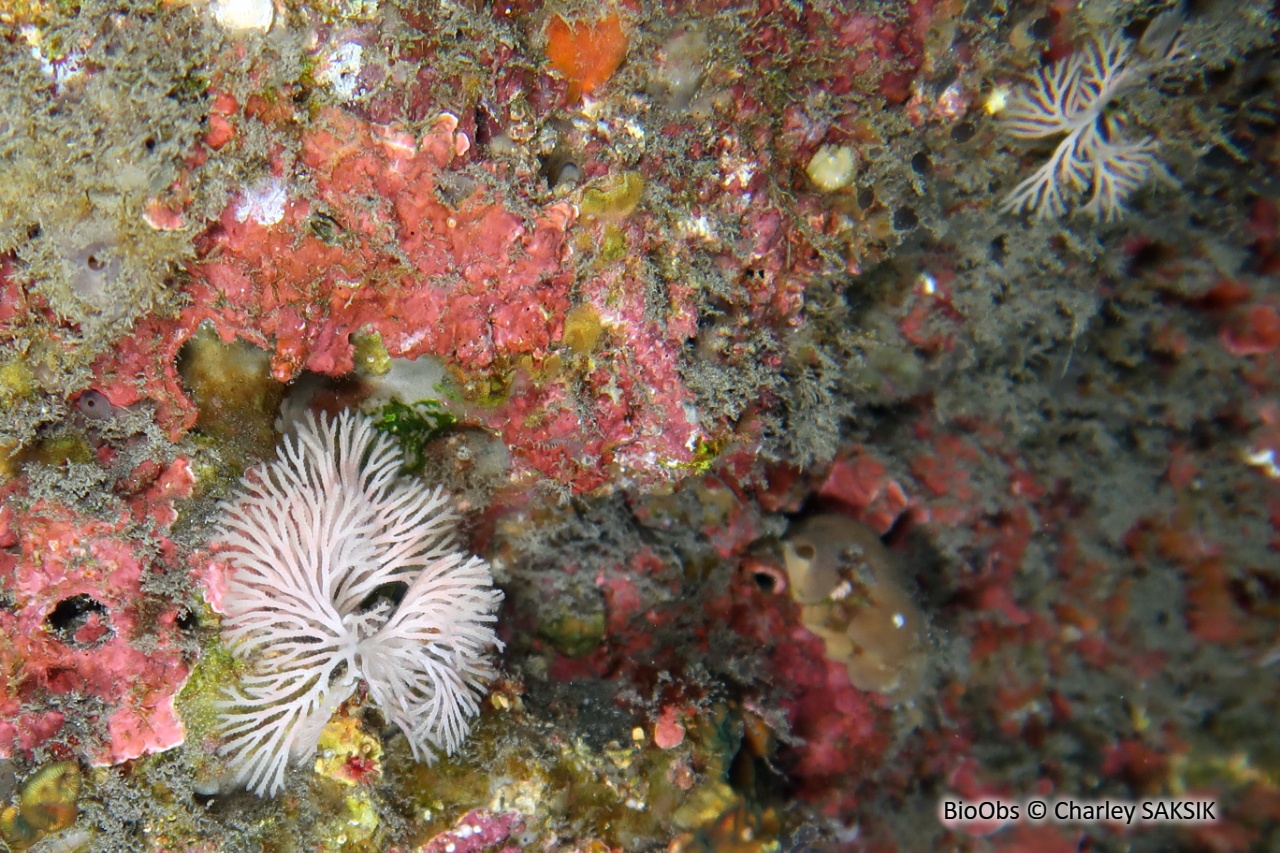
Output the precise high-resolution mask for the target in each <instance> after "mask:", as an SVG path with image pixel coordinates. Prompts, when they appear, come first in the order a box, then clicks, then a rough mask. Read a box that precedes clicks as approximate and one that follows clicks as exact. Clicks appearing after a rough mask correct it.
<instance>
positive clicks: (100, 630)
mask: <svg viewBox="0 0 1280 853" xmlns="http://www.w3.org/2000/svg"><path fill="white" fill-rule="evenodd" d="M44 623H45V627H46V628H48V630H49V631H50V632H51V633H53V634H55V635H56V636H57V637H58V639H60V640H62V642H64V643H66V644H67V645H69V646H92V645H96V644H97V643H98V642H100V641H102V640H105V639H106V638H107V637H108V636H109V635H110V634H111V627H110V621H109V619H108V613H107V607H106V605H104V604H102V603H101V602H100V601H97V600H95V599H94V598H93V597H92V596H89V595H85V594H83V593H82V594H80V595H73V596H71V597H70V598H64V599H62V600H61V601H59V602H58V603H57V605H55V606H54V608H53V610H52V611H50V613H49V615H48V616H47V617H45V620H44Z"/></svg>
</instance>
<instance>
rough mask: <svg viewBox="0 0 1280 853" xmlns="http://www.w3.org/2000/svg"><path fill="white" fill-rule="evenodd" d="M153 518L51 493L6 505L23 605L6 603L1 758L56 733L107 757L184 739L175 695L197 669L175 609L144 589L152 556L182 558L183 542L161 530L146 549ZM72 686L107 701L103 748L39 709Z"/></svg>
mask: <svg viewBox="0 0 1280 853" xmlns="http://www.w3.org/2000/svg"><path fill="white" fill-rule="evenodd" d="M159 479H161V480H164V479H165V476H164V475H162V476H161V477H160V478H159ZM179 479H181V478H180V477H179ZM14 488H15V487H14V486H13V485H11V486H10V487H8V488H7V489H6V490H5V491H4V492H3V493H2V495H0V496H2V497H4V498H6V499H7V498H9V497H10V496H11V495H12V494H13V492H14ZM165 508H166V509H169V508H168V505H167V504H166V505H165ZM170 511H171V510H170ZM148 514H149V511H148ZM166 515H167V513H166ZM144 517H145V515H140V516H138V517H136V518H135V517H134V515H133V514H132V513H128V512H126V513H122V514H121V515H120V516H119V517H118V518H116V519H115V520H111V521H105V520H102V519H98V518H92V517H89V516H86V515H83V514H81V513H79V512H77V511H76V510H74V509H72V508H71V507H68V506H65V505H62V504H58V503H53V502H51V501H48V500H40V501H37V502H36V503H35V504H34V505H32V506H31V508H30V509H27V510H23V511H21V512H15V511H14V510H13V508H12V506H10V505H6V506H4V507H3V509H0V545H4V546H6V550H5V551H3V552H0V586H3V587H4V588H5V589H6V590H8V591H9V592H10V594H11V595H12V596H13V607H12V608H10V609H7V610H3V611H0V632H3V634H4V635H5V636H6V637H8V638H10V640H11V642H7V643H5V644H3V646H0V672H4V673H5V676H6V687H5V690H4V692H3V693H2V694H0V756H5V757H7V756H10V755H13V754H14V752H15V751H17V750H22V751H26V750H30V749H33V748H35V747H38V746H40V745H42V744H45V743H47V742H50V741H56V742H61V743H63V744H64V746H66V747H68V748H70V749H72V750H73V751H75V750H78V749H80V748H84V749H86V750H87V751H88V754H89V757H90V760H91V761H92V763H93V764H95V765H98V766H107V765H111V764H117V763H119V762H121V761H128V760H130V759H133V758H137V757H139V756H142V755H146V754H148V753H152V752H159V751H162V750H166V749H170V748H172V747H174V746H177V745H178V744H180V743H182V740H183V736H184V734H183V729H182V724H181V722H180V721H179V720H178V717H177V715H176V713H175V712H174V707H173V699H174V697H175V696H176V695H177V692H178V690H180V689H181V687H182V685H183V683H184V682H185V681H186V677H187V666H186V664H185V663H184V662H183V660H182V654H181V652H180V651H179V649H178V646H177V628H176V621H177V617H178V612H177V608H176V607H175V606H173V605H172V604H170V603H167V602H161V601H160V600H159V599H158V598H157V597H156V596H155V595H153V594H149V593H146V592H144V591H143V584H144V583H145V581H146V578H147V576H148V575H149V574H151V573H152V572H153V571H155V570H154V569H153V567H152V565H151V562H152V561H153V560H157V559H158V560H161V561H164V562H175V548H174V545H173V543H172V542H170V541H169V540H168V539H167V538H165V537H164V536H160V535H158V534H155V535H154V538H155V541H156V543H157V544H158V546H159V556H158V557H152V556H150V555H149V554H147V553H146V552H147V550H148V549H147V547H146V546H140V545H139V544H138V536H139V522H140V521H141V520H142V519H143V518H144ZM60 606H61V608H62V609H61V610H59V608H60ZM68 609H72V610H77V609H78V612H79V614H80V618H79V619H78V621H72V624H70V625H69V626H61V629H60V626H58V625H57V624H56V622H57V621H58V620H57V619H56V618H55V619H52V620H51V617H52V616H54V614H55V611H58V612H59V613H62V614H65V612H66V611H67V610H68ZM140 647H146V648H148V651H143V650H142V648H140ZM71 694H81V695H85V696H89V697H93V698H94V699H97V700H101V701H102V702H103V703H105V705H106V706H107V708H108V709H109V712H108V716H107V717H106V719H105V720H100V721H99V723H100V724H103V725H104V729H102V730H99V731H98V732H96V734H98V735H99V736H100V737H101V738H102V742H101V746H100V747H99V746H97V745H95V744H93V743H92V742H91V741H90V742H88V743H82V742H81V741H80V740H79V738H80V733H79V732H78V731H75V732H73V731H64V730H62V724H63V722H64V720H65V715H64V714H63V713H62V712H60V711H57V710H41V711H33V710H30V709H31V708H33V707H34V708H41V707H43V708H49V707H51V706H56V705H57V704H58V702H59V701H60V697H70V696H71Z"/></svg>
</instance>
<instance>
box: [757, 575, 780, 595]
mask: <svg viewBox="0 0 1280 853" xmlns="http://www.w3.org/2000/svg"><path fill="white" fill-rule="evenodd" d="M751 579H752V580H753V581H755V582H756V586H758V587H759V588H760V590H761V591H762V592H773V591H775V590H776V589H777V588H778V579H777V578H775V577H774V576H773V575H771V574H769V573H768V572H755V573H753V574H752V575H751Z"/></svg>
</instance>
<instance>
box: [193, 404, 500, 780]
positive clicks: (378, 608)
mask: <svg viewBox="0 0 1280 853" xmlns="http://www.w3.org/2000/svg"><path fill="white" fill-rule="evenodd" d="M403 462H404V460H403V457H402V455H401V452H400V449H399V447H398V446H397V444H396V443H395V441H394V440H393V439H392V438H391V437H389V436H387V435H385V434H383V433H380V432H378V431H377V430H376V429H375V428H374V426H373V422H372V421H371V420H370V419H369V418H368V417H366V416H364V415H361V414H357V413H352V412H350V411H346V412H343V413H342V414H340V415H338V416H337V417H336V418H333V419H329V418H326V417H323V416H321V417H320V418H316V417H315V416H313V415H308V416H307V417H306V418H305V419H304V420H303V421H302V423H301V424H300V425H299V427H298V429H297V433H296V435H294V436H293V437H289V438H286V439H285V440H284V441H283V443H282V444H281V446H280V448H279V449H278V451H277V458H276V459H275V460H273V461H272V462H270V463H267V464H264V465H260V466H258V467H256V468H254V469H252V470H250V471H249V472H248V473H247V474H246V475H245V478H244V480H243V482H242V483H241V486H240V488H239V491H238V493H237V494H235V495H234V496H233V497H232V498H231V499H230V500H229V501H228V502H227V503H226V504H225V505H224V507H223V518H222V522H221V529H220V531H219V533H218V535H217V537H216V538H215V542H216V543H217V547H218V549H219V553H220V555H221V556H222V557H223V558H224V559H225V560H226V561H227V563H228V565H229V569H230V571H229V575H228V584H227V592H226V595H225V597H224V610H225V616H224V618H223V622H222V635H223V639H224V640H225V642H226V643H227V645H228V647H229V648H230V650H231V651H232V653H233V654H234V655H235V656H236V657H237V658H239V659H241V660H242V661H244V663H245V672H244V674H243V677H242V678H241V679H240V682H239V684H237V685H235V686H233V687H231V688H228V690H227V692H226V695H225V696H224V697H223V699H222V700H221V701H220V703H219V710H220V712H221V714H222V725H221V728H220V735H221V738H222V747H221V754H222V755H223V756H225V757H226V759H227V760H228V763H229V766H230V769H231V773H232V775H233V777H234V781H235V782H236V783H238V784H243V785H245V786H247V787H248V788H249V789H250V790H252V791H253V792H254V793H256V794H259V795H268V794H273V793H275V792H276V791H278V790H279V789H280V787H281V786H282V785H283V784H284V774H285V769H286V767H287V766H288V765H289V764H291V763H292V764H298V763H301V762H303V761H306V760H307V759H309V758H310V757H311V756H312V755H313V754H314V753H315V749H316V744H317V742H318V740H319V738H320V731H321V729H322V728H324V725H325V724H326V723H327V722H328V721H329V718H330V716H331V715H332V714H333V712H334V711H335V710H336V709H337V708H338V706H340V705H341V704H342V703H343V702H345V701H346V700H347V699H348V698H349V697H350V696H351V695H352V694H353V693H354V692H355V690H356V688H357V686H358V685H359V683H360V681H361V680H363V681H364V683H365V684H366V685H368V691H369V695H370V696H371V697H372V699H373V701H374V702H375V703H377V705H378V707H379V708H380V709H381V711H382V713H383V714H384V715H385V716H386V718H387V719H388V720H390V721H391V722H393V723H395V724H396V725H397V726H399V727H400V729H401V731H403V732H404V734H405V736H406V737H407V738H408V740H409V745H410V747H411V748H412V750H413V754H414V757H415V758H416V759H418V760H420V761H423V760H425V761H431V760H433V759H434V758H435V755H436V752H437V751H443V752H445V753H452V752H453V751H454V750H456V749H457V748H458V747H459V746H460V745H461V743H462V742H463V740H465V738H466V736H467V734H468V732H469V731H470V719H471V718H472V717H474V716H475V715H476V714H477V713H478V712H479V699H480V698H481V696H482V695H483V691H484V689H485V685H486V684H487V683H488V681H489V680H490V678H491V677H492V674H493V668H492V665H491V663H490V654H491V652H492V651H493V650H495V649H500V648H501V645H502V644H501V643H500V642H499V641H498V639H497V637H496V636H495V635H494V631H493V623H494V621H495V619H496V612H497V609H498V605H499V603H500V602H501V600H502V593H501V592H500V591H498V590H496V589H494V587H493V578H492V576H491V574H490V571H489V565H488V563H486V562H485V561H484V560H482V559H480V558H478V557H474V556H471V555H469V554H467V553H466V552H465V551H463V550H461V546H460V543H459V542H458V539H457V536H456V532H455V528H456V522H457V515H456V513H455V511H454V509H453V507H452V503H451V501H450V498H449V496H448V495H447V494H445V492H444V491H443V490H442V489H441V488H440V487H438V486H437V487H435V488H428V487H427V486H425V485H424V484H423V483H422V482H421V481H419V480H417V479H415V478H412V477H401V476H400V470H401V467H402V465H403ZM397 600H398V602H399V603H398V604H397V603H396V601H397Z"/></svg>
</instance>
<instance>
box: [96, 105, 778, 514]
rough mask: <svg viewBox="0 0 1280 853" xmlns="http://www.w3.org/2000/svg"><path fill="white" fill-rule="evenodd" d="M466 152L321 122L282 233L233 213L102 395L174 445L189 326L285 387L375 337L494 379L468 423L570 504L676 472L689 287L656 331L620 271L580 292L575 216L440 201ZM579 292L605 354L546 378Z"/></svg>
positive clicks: (632, 269) (189, 415) (446, 135)
mask: <svg viewBox="0 0 1280 853" xmlns="http://www.w3.org/2000/svg"><path fill="white" fill-rule="evenodd" d="M466 151H468V148H467V147H466V146H464V145H462V144H461V143H460V139H459V134H458V131H457V120H456V119H454V118H453V117H452V116H449V115H443V116H441V117H439V118H438V119H437V120H436V121H435V123H434V124H433V125H432V126H431V127H430V128H429V129H428V130H427V132H426V133H425V135H424V136H423V138H422V140H421V142H415V140H414V137H413V136H412V135H410V134H408V133H407V132H405V131H403V130H400V129H397V128H396V127H395V126H381V125H374V124H370V123H368V122H364V121H361V120H359V119H356V118H354V117H352V116H350V115H348V114H346V113H342V112H339V111H337V110H327V111H325V112H324V113H322V114H321V115H320V116H319V118H318V119H317V120H316V121H315V122H314V123H313V124H312V125H311V126H310V127H309V128H308V129H307V130H305V131H304V133H303V135H302V141H301V151H300V155H299V156H300V162H301V163H302V164H303V165H304V166H305V167H306V170H307V173H308V175H309V177H310V179H311V181H312V183H313V187H314V192H313V193H312V195H311V197H310V198H308V199H304V198H302V197H300V194H295V193H292V192H291V193H290V199H289V201H288V202H287V204H286V207H285V211H284V215H283V218H282V219H281V220H280V221H279V222H276V223H274V224H269V225H263V224H260V223H258V222H256V221H254V219H253V218H252V217H248V218H246V219H245V221H243V222H241V221H237V217H236V216H235V215H234V209H235V207H236V204H235V202H234V201H233V202H232V204H231V205H229V206H228V208H227V210H226V211H224V213H223V215H222V217H221V220H220V221H219V223H218V224H217V226H216V227H214V228H213V229H212V230H211V231H210V233H209V234H208V235H206V236H205V237H204V238H202V241H201V245H200V247H199V249H200V255H201V258H202V260H200V261H198V262H197V263H195V264H194V265H193V267H192V269H191V272H192V278H191V280H190V281H189V282H188V283H187V285H186V286H185V293H186V296H187V297H188V303H187V305H186V307H185V308H183V309H182V311H181V312H180V313H179V314H178V315H177V316H176V317H174V318H168V319H166V318H161V317H157V316H150V317H147V318H144V319H143V320H142V321H140V323H139V324H138V327H137V334H136V335H134V336H133V337H131V338H129V339H126V340H125V341H123V342H122V343H121V346H120V347H119V348H118V349H117V350H116V351H114V352H112V353H110V354H109V355H107V356H105V357H104V358H103V359H102V361H101V362H100V363H99V364H98V365H97V369H98V374H99V376H102V377H104V381H103V384H102V386H101V387H100V390H101V392H102V393H103V394H105V395H106V396H107V397H108V398H109V399H110V400H111V401H112V403H113V404H115V405H121V406H123V405H129V404H131V403H134V402H137V401H139V400H142V399H150V400H152V401H154V402H155V403H156V404H157V418H158V420H159V422H160V424H161V425H162V426H164V427H166V428H168V429H170V430H171V432H172V433H173V434H174V435H175V437H176V436H177V435H179V434H180V433H181V432H183V431H184V430H186V429H189V428H190V427H191V426H192V425H193V424H194V422H195V409H194V406H193V405H192V404H191V402H190V401H189V400H188V399H187V398H186V396H185V395H184V393H183V391H182V388H181V386H180V384H179V380H178V376H177V372H176V368H175V366H174V365H175V362H176V359H177V355H178V351H179V349H180V348H181V346H182V345H183V343H185V342H186V341H187V340H188V339H189V338H190V336H191V335H192V334H193V333H194V331H195V329H196V328H197V327H198V326H199V325H200V324H201V323H204V322H209V323H211V324H212V326H213V327H214V328H215V329H216V330H217V332H218V334H219V335H220V336H221V337H222V338H223V339H224V340H228V341H230V340H232V339H234V338H236V337H239V338H241V339H243V340H246V341H248V342H250V343H252V344H254V345H256V346H259V347H262V348H263V349H266V350H267V351H269V352H271V353H272V358H271V366H272V371H273V373H274V375H275V377H276V378H277V379H279V380H281V381H288V380H290V379H292V378H295V377H296V376H297V375H298V373H299V372H300V371H302V370H304V369H306V370H311V371H315V372H318V373H323V374H326V375H330V376H341V375H344V374H346V373H349V372H350V371H351V370H352V369H353V367H354V364H353V347H352V344H351V336H352V335H353V334H356V333H360V332H368V331H376V332H378V333H379V334H380V335H381V338H382V341H383V344H384V345H385V347H386V349H387V352H388V353H389V354H390V355H391V356H393V357H397V358H418V357H422V356H428V355H432V356H439V357H442V358H443V359H444V360H445V361H446V363H448V364H449V365H450V366H451V367H452V368H453V369H454V370H455V372H456V373H457V374H458V376H459V377H460V378H461V380H462V381H463V382H465V383H473V384H474V385H475V386H477V387H484V386H485V385H486V384H488V382H489V380H490V379H491V378H498V379H500V382H501V383H505V386H506V388H507V391H506V392H505V398H504V399H500V400H498V401H496V402H495V401H492V400H489V401H486V404H485V407H483V408H479V409H478V410H477V411H476V413H475V414H474V417H475V418H477V419H479V420H482V421H483V422H484V423H485V424H486V425H487V426H489V427H491V428H493V429H495V430H497V431H498V432H500V433H501V435H502V437H503V439H504V441H505V442H506V443H507V445H508V446H509V447H510V448H511V450H512V457H513V467H514V469H515V471H514V474H515V476H516V477H517V479H524V478H545V477H551V478H554V479H556V480H558V481H560V482H562V483H565V484H567V485H569V486H570V487H571V488H572V489H573V490H574V491H576V492H579V493H581V492H589V491H592V490H595V489H598V488H602V487H604V486H605V485H606V484H609V483H611V482H616V481H618V480H619V479H620V480H621V481H622V482H624V483H638V484H641V485H644V484H652V483H655V482H661V481H664V480H669V479H674V478H679V477H681V476H683V472H685V471H688V470H690V468H691V463H692V462H693V461H694V459H695V454H696V453H697V448H698V441H699V439H700V437H701V436H702V432H701V428H700V426H701V425H700V424H699V423H698V415H697V412H696V410H695V409H694V406H693V396H692V394H691V393H690V392H689V390H688V389H687V388H686V387H685V385H684V383H683V381H682V378H681V376H680V373H679V369H678V368H679V363H680V354H681V352H682V348H683V346H684V344H685V341H686V340H687V339H688V338H689V337H690V336H691V335H693V334H694V333H696V330H697V324H696V311H695V310H694V307H693V306H694V302H695V300H696V294H695V293H694V291H693V290H692V289H690V288H687V287H683V286H681V285H679V284H677V285H674V286H673V287H672V288H671V292H670V293H669V294H668V297H669V302H670V304H669V305H667V306H665V312H664V313H665V315H666V316H665V317H664V318H661V319H655V317H654V316H653V315H652V307H651V306H648V308H647V306H646V292H645V284H644V281H645V278H644V276H643V274H642V271H641V270H639V269H638V268H637V267H636V262H635V261H634V260H632V259H626V260H623V261H622V262H619V263H614V264H610V265H607V266H605V267H604V268H602V269H600V270H596V271H593V272H592V273H591V274H590V275H587V276H585V277H583V278H582V280H580V281H578V283H577V284H576V285H575V279H576V271H575V269H574V267H573V266H572V265H571V264H569V263H568V260H569V257H570V254H571V250H570V249H569V247H568V245H567V244H566V235H567V231H568V229H569V228H570V227H571V226H573V224H574V222H575V219H576V209H575V208H574V207H573V206H572V205H570V204H568V203H565V202H557V203H553V204H548V205H546V206H544V207H542V208H541V209H535V210H534V211H533V212H532V213H530V214H527V215H524V214H520V213H517V212H515V211H513V210H511V209H509V208H508V206H507V205H506V204H505V202H504V201H503V199H502V198H500V197H498V194H497V193H496V192H494V191H492V190H490V189H488V188H487V187H486V185H485V182H484V181H483V180H475V179H474V178H471V177H467V178H466V179H465V180H459V181H452V182H451V183H450V184H449V186H450V192H451V193H453V195H454V196H455V200H453V201H451V202H450V203H448V204H446V203H445V202H444V201H442V200H441V195H442V191H440V190H439V179H440V177H441V174H442V173H443V172H444V171H446V170H448V169H450V168H453V167H456V166H458V165H459V161H460V159H464V158H465V153H459V152H466ZM471 165H472V166H473V168H475V167H480V168H493V167H492V166H491V165H489V166H486V165H485V164H471ZM457 186H463V187H466V189H465V190H463V191H459V190H457ZM748 220H749V222H750V224H751V225H752V226H753V231H752V233H753V234H754V235H755V236H754V237H753V238H752V240H751V241H750V242H751V245H750V246H744V248H746V249H748V250H749V251H752V253H753V254H755V253H756V252H761V253H762V252H764V251H767V250H768V251H771V250H773V249H774V248H777V247H778V245H780V243H779V239H780V236H781V235H780V234H778V228H777V222H776V221H775V222H770V221H767V220H768V216H767V215H765V217H764V220H762V221H761V222H759V223H756V222H755V221H754V220H755V216H754V215H750V216H748ZM757 224H758V225H759V226H760V227H759V228H758V229H757V228H754V225H757ZM637 239H641V237H640V236H637ZM766 244H767V245H766ZM775 244H777V245H775ZM771 260H772V259H771ZM770 266H772V264H770ZM770 281H772V276H771V277H770ZM575 286H576V287H577V288H578V290H579V292H580V294H581V295H580V297H579V299H580V300H581V301H585V302H587V303H589V304H591V306H592V307H593V308H594V310H595V311H596V312H597V314H598V315H599V316H600V318H601V320H602V322H603V324H604V328H605V335H606V341H607V344H606V346H604V347H602V348H601V350H600V351H598V352H596V353H594V354H593V358H592V360H591V362H590V364H589V366H588V367H587V368H586V369H585V371H577V370H575V371H574V372H572V373H568V372H565V373H558V371H557V369H548V368H547V359H548V356H550V355H551V354H553V353H555V352H559V351H560V350H562V349H563V345H562V344H561V337H562V336H563V333H564V321H565V315H566V314H567V312H568V311H569V309H570V307H571V304H572V302H571V291H572V290H573V288H574V287H575ZM762 291H763V292H762V294H761V296H762V298H763V299H764V300H765V301H764V302H761V303H760V304H759V305H757V306H755V308H756V309H757V311H758V312H761V313H778V314H783V315H792V314H794V313H795V312H796V311H798V309H799V292H798V289H797V288H796V287H793V286H785V287H778V288H777V289H776V290H775V288H773V287H768V288H763V289H762ZM778 300H781V301H778ZM754 301H755V300H754V299H753V302H754ZM775 303H776V304H775ZM138 377H154V378H153V379H151V380H150V381H149V382H147V384H142V383H141V382H140V381H139V379H138Z"/></svg>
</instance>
